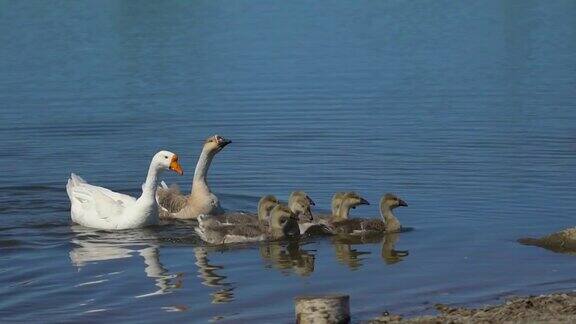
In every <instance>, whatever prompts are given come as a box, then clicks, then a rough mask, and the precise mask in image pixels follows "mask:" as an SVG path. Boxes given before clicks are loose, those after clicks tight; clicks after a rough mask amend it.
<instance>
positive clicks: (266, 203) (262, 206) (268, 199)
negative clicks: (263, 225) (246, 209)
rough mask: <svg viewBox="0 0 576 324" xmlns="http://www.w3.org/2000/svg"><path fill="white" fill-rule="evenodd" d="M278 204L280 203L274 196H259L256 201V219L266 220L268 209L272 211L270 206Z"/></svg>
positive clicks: (268, 213) (268, 214) (268, 215)
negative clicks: (258, 199)
mask: <svg viewBox="0 0 576 324" xmlns="http://www.w3.org/2000/svg"><path fill="white" fill-rule="evenodd" d="M278 204H280V201H279V200H278V198H276V197H275V196H272V195H266V196H264V197H262V198H260V201H259V202H258V219H259V220H261V221H268V219H269V217H270V211H272V208H274V207H276V205H278Z"/></svg>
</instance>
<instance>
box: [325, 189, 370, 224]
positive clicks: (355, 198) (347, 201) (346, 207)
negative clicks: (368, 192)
mask: <svg viewBox="0 0 576 324" xmlns="http://www.w3.org/2000/svg"><path fill="white" fill-rule="evenodd" d="M360 205H370V203H369V202H368V201H367V200H366V199H364V198H362V197H360V195H358V194H357V193H355V192H347V193H345V194H344V195H343V196H342V202H341V203H340V207H339V208H338V214H336V215H334V218H335V219H336V220H339V221H341V220H345V219H348V213H349V212H350V209H355V208H356V207H357V206H360Z"/></svg>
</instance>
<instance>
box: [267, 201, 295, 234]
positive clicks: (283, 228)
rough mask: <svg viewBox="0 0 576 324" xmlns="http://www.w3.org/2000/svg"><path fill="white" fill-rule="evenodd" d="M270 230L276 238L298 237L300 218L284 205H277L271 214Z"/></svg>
mask: <svg viewBox="0 0 576 324" xmlns="http://www.w3.org/2000/svg"><path fill="white" fill-rule="evenodd" d="M270 230H271V232H272V235H273V236H274V237H276V238H281V237H298V236H300V228H299V227H298V217H297V216H296V215H295V214H294V213H293V212H292V211H291V210H290V208H288V207H287V206H284V205H276V207H274V208H273V209H272V211H271V212H270Z"/></svg>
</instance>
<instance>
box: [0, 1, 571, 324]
mask: <svg viewBox="0 0 576 324" xmlns="http://www.w3.org/2000/svg"><path fill="white" fill-rule="evenodd" d="M0 44H2V45H1V46H0V139H1V140H0V152H1V154H0V316H1V317H2V319H3V320H4V321H10V322H38V321H42V322H67V321H73V322H80V321H110V320H117V321H122V322H139V323H140V322H168V321H199V322H207V321H211V320H218V321H223V322H245V321H249V320H250V321H261V322H273V321H280V322H290V321H292V320H293V298H294V297H295V296H297V295H301V294H309V293H333V292H338V293H346V294H350V296H351V309H352V314H353V317H354V319H355V320H361V319H368V318H371V317H373V316H375V315H379V314H380V313H381V312H383V311H385V310H388V311H391V312H394V313H400V314H404V315H408V316H410V315H416V314H424V313H432V312H433V309H434V308H433V305H434V304H435V303H440V302H442V303H450V304H454V305H481V304H486V303H496V302H498V301H501V300H502V299H503V298H505V297H507V296H510V295H516V294H537V293H544V292H550V291H556V290H563V291H570V290H574V289H576V279H575V278H574V275H573V270H574V257H573V256H570V255H564V254H555V253H552V252H550V251H547V250H543V249H539V248H535V247H527V246H522V245H519V244H518V243H516V239H517V238H519V237H522V236H530V235H532V236H539V235H544V234H547V233H550V232H553V231H556V230H559V229H562V228H566V227H570V226H573V225H574V224H575V223H576V218H575V217H576V216H575V213H574V211H575V210H576V200H575V199H574V197H575V193H576V126H575V125H576V107H575V104H574V102H576V100H575V99H576V92H575V91H574V90H575V89H576V56H575V55H574V53H576V2H574V1H560V0H558V1H547V2H544V1H481V2H477V3H472V2H469V1H468V2H458V3H456V2H453V1H425V2H424V1H420V2H410V1H403V2H400V1H378V2H377V1H353V2H350V1H329V2H314V3H313V2H302V1H289V2H288V1H284V2H270V1H235V2H232V1H194V2H192V1H162V2H160V1H156V2H151V1H82V2H77V1H42V0H29V1H6V0H1V1H0ZM215 133H218V134H221V135H223V136H225V137H227V138H230V139H232V140H233V143H232V144H231V145H230V146H228V147H226V149H225V150H224V151H222V152H221V153H220V154H219V155H218V156H217V157H216V159H215V160H214V165H213V167H212V168H211V170H210V185H211V186H212V188H213V189H214V190H215V192H216V193H217V194H218V195H219V196H220V200H221V201H222V204H223V205H224V207H225V208H227V209H229V210H254V209H255V205H256V203H257V201H258V199H259V197H261V196H262V195H264V194H274V195H277V196H278V197H281V198H282V199H287V196H288V194H289V193H290V191H292V190H295V189H303V190H306V191H307V192H308V193H309V195H310V196H311V197H312V198H313V199H314V200H315V201H316V202H317V208H316V209H315V211H318V212H325V211H327V210H328V209H329V205H330V197H331V195H332V194H333V193H334V192H335V191H341V190H356V191H358V192H359V193H360V194H361V195H363V196H364V197H365V198H366V199H368V200H369V201H370V202H372V204H371V205H370V206H363V207H362V208H358V209H356V210H354V212H353V215H357V216H367V217H378V210H377V205H378V204H377V201H378V200H379V198H380V197H381V196H382V195H383V194H384V193H385V192H394V193H396V194H397V195H399V196H400V197H401V198H403V199H404V200H406V201H407V202H408V203H409V205H410V206H409V207H408V208H403V209H401V210H398V213H397V215H398V217H399V218H400V220H401V221H402V222H403V224H404V225H406V226H410V227H413V228H414V230H413V231H411V232H407V233H401V234H400V235H398V236H397V237H387V238H386V240H387V241H386V242H380V241H376V242H367V243H365V244H354V245H348V244H343V243H341V242H333V240H331V239H329V238H314V239H310V240H306V241H303V242H300V243H298V244H288V243H285V242H283V243H276V244H256V245H248V246H236V247H230V248H222V247H209V246H204V245H203V244H201V243H200V242H199V240H198V239H197V238H196V236H195V235H194V233H193V231H192V230H191V229H190V227H189V226H187V225H186V224H168V225H163V226H160V227H156V228H150V229H146V230H137V231H127V232H122V233H107V232H98V231H91V230H87V229H83V228H81V227H78V226H74V225H72V224H71V221H70V215H69V201H68V198H67V196H66V193H65V190H64V186H65V183H66V180H67V177H68V176H69V174H70V172H76V173H78V174H80V175H81V176H82V177H84V178H85V179H87V180H88V181H89V182H91V183H93V184H97V185H101V186H105V187H107V188H110V189H113V190H116V191H120V192H124V193H129V194H132V195H138V194H139V190H140V185H141V183H142V182H143V181H144V177H145V173H146V170H147V167H148V164H149V161H150V158H151V157H152V155H153V154H154V153H155V152H156V151H157V150H159V149H168V150H171V151H174V152H177V153H178V154H179V155H180V157H181V162H182V164H183V167H184V170H185V172H186V173H185V176H183V177H178V176H176V175H173V174H166V175H165V177H164V180H166V181H167V182H168V183H178V184H180V186H181V187H182V188H184V189H187V188H189V186H190V182H191V177H192V173H193V168H194V165H195V163H196V160H197V157H198V154H199V151H200V148H201V145H202V142H203V140H204V139H205V138H206V137H208V136H209V135H212V134H215ZM396 240H397V242H395V241H396ZM393 243H395V249H396V250H402V251H406V250H407V251H408V252H409V255H408V256H404V257H401V256H396V257H395V256H393V255H392V254H393V253H392V252H390V251H391V250H390V249H391V245H394V244H393ZM391 253H392V254H391Z"/></svg>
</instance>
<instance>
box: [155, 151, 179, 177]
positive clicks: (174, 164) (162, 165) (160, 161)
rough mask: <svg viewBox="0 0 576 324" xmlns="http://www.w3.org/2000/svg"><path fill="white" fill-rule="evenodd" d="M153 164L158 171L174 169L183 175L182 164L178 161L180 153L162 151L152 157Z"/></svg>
mask: <svg viewBox="0 0 576 324" xmlns="http://www.w3.org/2000/svg"><path fill="white" fill-rule="evenodd" d="M152 165H153V166H154V167H155V169H156V170H157V171H163V170H172V171H174V172H176V173H178V174H179V175H183V174H184V171H182V166H181V165H180V162H178V155H176V154H174V153H172V152H169V151H160V152H158V153H156V155H154V157H153V158H152Z"/></svg>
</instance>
